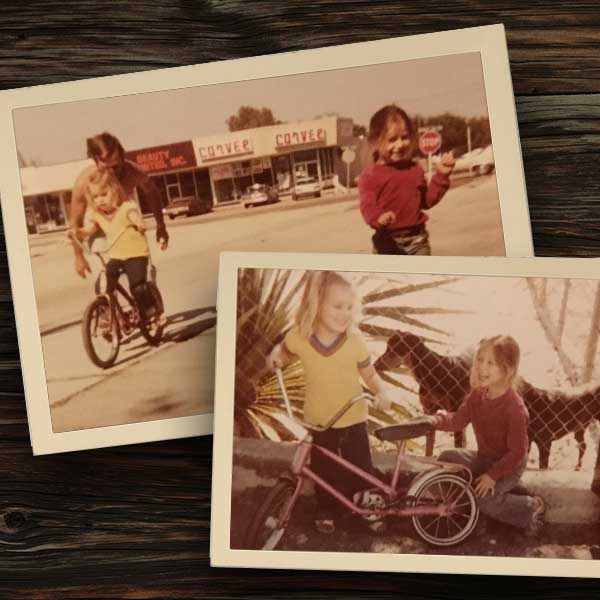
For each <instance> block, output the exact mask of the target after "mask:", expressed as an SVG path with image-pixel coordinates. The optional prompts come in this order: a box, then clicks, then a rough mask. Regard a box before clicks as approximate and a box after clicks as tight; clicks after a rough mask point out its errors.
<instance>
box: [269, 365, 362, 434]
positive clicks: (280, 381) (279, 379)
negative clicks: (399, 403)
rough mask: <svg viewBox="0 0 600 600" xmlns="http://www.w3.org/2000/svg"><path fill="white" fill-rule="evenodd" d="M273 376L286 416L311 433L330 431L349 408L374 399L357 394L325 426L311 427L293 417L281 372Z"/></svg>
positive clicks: (276, 372) (276, 371)
mask: <svg viewBox="0 0 600 600" xmlns="http://www.w3.org/2000/svg"><path fill="white" fill-rule="evenodd" d="M275 375H276V376H277V382H278V384H279V389H280V390H281V395H282V396H283V401H284V402H285V407H286V410H287V413H288V416H289V417H290V419H292V421H294V422H296V423H298V424H299V425H301V426H302V427H304V428H306V429H312V430H313V431H327V429H330V428H331V427H333V425H335V424H336V423H337V422H338V421H339V420H340V419H341V418H342V417H343V416H344V415H345V414H346V413H347V412H348V410H350V408H351V407H352V406H354V405H355V404H356V403H357V402H359V401H360V400H367V401H368V402H373V400H374V397H373V395H372V394H368V393H366V392H361V393H360V394H357V395H356V396H353V397H352V398H350V400H348V401H347V402H346V403H345V404H344V406H342V407H341V408H340V410H338V411H337V413H335V414H334V415H333V417H331V419H329V421H328V422H327V423H326V424H325V425H311V424H309V423H305V422H304V421H301V420H300V419H297V418H296V417H295V416H294V415H293V413H292V405H291V403H290V399H289V397H288V394H287V389H286V387H285V382H284V381H283V372H282V371H281V369H279V368H277V369H275Z"/></svg>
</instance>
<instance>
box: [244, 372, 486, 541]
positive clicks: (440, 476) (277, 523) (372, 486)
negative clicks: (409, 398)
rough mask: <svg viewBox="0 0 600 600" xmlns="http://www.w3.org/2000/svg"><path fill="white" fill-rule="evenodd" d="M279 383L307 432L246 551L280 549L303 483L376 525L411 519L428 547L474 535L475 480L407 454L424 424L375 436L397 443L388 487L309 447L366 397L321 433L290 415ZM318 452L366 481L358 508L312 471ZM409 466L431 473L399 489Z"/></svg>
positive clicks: (466, 472) (254, 525)
mask: <svg viewBox="0 0 600 600" xmlns="http://www.w3.org/2000/svg"><path fill="white" fill-rule="evenodd" d="M276 375H277V380H278V382H279V387H280V388H281V393H282V396H283V400H284V402H285V405H286V409H287V412H288V415H289V417H290V418H291V419H293V420H294V421H296V422H297V423H299V424H300V425H302V427H304V428H305V429H306V430H307V434H306V436H305V437H304V438H303V439H302V441H301V442H300V443H299V445H298V449H297V450H296V453H295V455H294V458H293V460H292V463H291V468H290V472H286V473H284V474H283V475H282V476H281V477H280V478H279V480H278V482H277V483H276V484H275V485H274V486H273V488H272V489H271V490H270V491H269V493H268V495H267V497H266V499H265V501H264V502H263V503H262V505H261V506H260V508H259V509H258V510H257V512H256V514H255V516H254V519H253V520H252V521H251V523H250V526H249V527H248V529H247V531H246V536H245V540H244V547H245V548H251V549H259V550H274V549H275V548H277V546H278V545H279V544H280V543H281V541H282V539H283V537H284V534H285V532H286V528H287V526H288V523H289V521H290V518H291V515H292V513H293V511H294V508H295V506H296V503H297V501H298V499H299V497H300V493H301V491H302V486H303V484H304V482H305V481H306V480H307V479H310V480H312V481H313V482H314V484H315V485H316V486H319V487H320V488H322V489H324V490H325V491H326V492H328V493H329V494H331V495H332V496H333V497H334V498H336V499H337V500H338V501H339V502H340V504H342V505H343V506H344V507H345V508H346V509H347V510H349V511H351V512H352V513H355V514H357V515H360V516H362V517H363V518H365V519H367V520H379V519H383V518H385V517H388V516H395V517H400V518H411V519H412V523H413V526H414V528H415V530H416V532H417V534H418V535H419V536H420V537H421V538H422V539H423V540H425V541H426V542H428V543H429V544H432V545H435V546H452V545H454V544H458V543H460V542H462V541H464V540H465V539H466V538H467V537H468V536H469V535H470V534H471V533H472V531H473V530H474V529H475V526H476V525H477V520H478V518H479V507H478V504H477V498H476V496H475V493H474V492H473V489H472V487H471V482H472V480H473V474H472V473H471V470H470V469H469V468H468V467H464V466H462V465H457V464H453V463H443V462H440V461H436V460H434V459H432V458H426V457H412V456H411V457H409V456H407V455H406V454H405V451H406V441H407V440H409V439H413V438H417V437H420V436H423V435H426V434H427V433H430V432H431V431H432V426H431V424H430V423H429V422H428V421H427V420H426V419H425V418H418V419H413V420H411V421H409V422H407V423H402V424H399V425H391V426H389V427H382V428H380V429H377V430H376V431H375V435H376V436H377V438H378V439H380V440H382V441H383V440H385V441H389V442H396V443H397V444H398V455H397V458H396V463H395V467H394V471H393V475H392V480H391V482H390V483H388V482H386V481H383V480H381V479H378V478H377V477H375V476H373V475H371V474H370V473H367V472H365V471H363V470H362V469H360V468H359V467H357V466H356V465H353V464H352V463H350V462H348V461H347V460H345V459H344V458H342V457H341V456H339V455H337V454H335V453H333V452H331V451H330V450H328V449H327V448H323V447H322V446H319V445H317V444H315V443H314V442H313V436H312V433H311V432H313V431H325V430H327V429H329V428H330V427H332V426H333V425H334V424H335V423H336V422H337V421H338V420H339V419H340V418H341V417H342V415H344V414H345V413H346V411H347V410H348V409H349V408H350V407H351V406H352V405H354V404H355V403H356V402H358V401H359V400H362V399H365V398H366V399H367V400H369V401H372V400H373V396H371V395H370V394H366V393H363V394H359V395H358V396H355V397H354V398H351V399H350V400H349V401H348V402H347V403H346V404H345V405H344V406H343V407H342V408H341V409H340V410H339V412H338V413H337V414H335V415H334V416H333V417H332V418H331V420H330V421H329V422H328V423H327V424H326V425H325V426H323V427H316V426H314V425H308V424H307V423H304V422H302V421H299V420H298V419H296V418H295V417H294V416H293V414H292V409H291V405H290V401H289V398H288V395H287V391H286V388H285V384H284V381H283V375H282V373H281V370H277V371H276ZM313 452H321V453H322V454H324V455H325V456H328V457H329V458H330V459H331V460H333V461H335V462H336V463H337V464H338V465H339V466H340V468H343V469H346V470H348V471H350V472H352V473H354V474H355V475H357V476H358V477H360V478H361V479H363V480H364V481H365V488H368V489H365V491H364V492H363V494H361V497H362V500H361V501H360V505H359V504H357V503H355V502H353V501H352V500H350V499H348V498H347V497H346V496H345V495H343V494H342V493H341V492H340V491H339V490H337V489H336V488H335V487H333V486H332V485H331V484H329V483H328V482H327V481H325V480H324V479H322V478H321V477H319V476H318V475H317V474H316V473H315V472H314V471H312V470H311V468H310V456H311V453H313ZM411 462H419V463H426V464H427V465H428V466H429V467H430V468H429V469H426V470H424V471H421V472H420V473H418V474H417V475H416V476H415V477H414V479H412V481H411V482H410V484H409V485H408V487H407V488H406V489H403V488H402V487H401V486H400V485H399V481H400V474H401V472H402V468H403V467H406V466H408V465H410V463H411Z"/></svg>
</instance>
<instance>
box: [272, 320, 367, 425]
mask: <svg viewBox="0 0 600 600" xmlns="http://www.w3.org/2000/svg"><path fill="white" fill-rule="evenodd" d="M283 345H284V348H285V350H286V351H287V352H288V353H289V354H293V355H295V356H297V357H298V358H299V359H300V361H301V363H302V368H303V370H304V380H305V383H306V393H305V398H304V420H305V421H306V422H307V423H310V424H311V425H325V424H326V423H327V422H328V421H329V419H331V417H333V416H334V415H335V414H336V413H337V412H338V410H340V408H342V406H344V404H345V403H346V402H347V401H348V400H350V398H352V397H353V396H356V395H358V394H360V393H361V392H362V391H363V388H362V386H361V384H360V381H359V373H358V369H360V368H364V367H368V366H369V365H370V364H371V358H370V356H369V351H368V350H367V346H366V345H365V342H364V341H363V339H362V337H361V336H360V334H358V333H353V332H350V333H342V334H341V335H340V336H339V337H338V338H337V339H336V340H334V342H333V343H332V344H330V345H329V346H325V345H323V344H322V343H321V342H320V341H319V339H318V338H317V337H316V336H315V335H312V336H311V337H310V338H309V339H307V338H305V337H303V336H302V335H301V334H300V331H299V330H298V328H297V327H294V328H292V329H290V331H288V333H287V334H286V336H285V339H284V340H283ZM367 416H368V404H367V401H366V400H364V399H363V400H360V401H359V402H357V403H356V404H355V405H354V406H353V407H352V408H350V409H349V410H348V412H346V414H345V415H344V416H343V417H342V418H341V419H340V420H339V421H338V422H337V423H336V424H335V425H334V426H333V427H334V428H340V427H350V425H356V424H357V423H364V422H365V421H366V420H367Z"/></svg>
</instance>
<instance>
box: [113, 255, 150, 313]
mask: <svg viewBox="0 0 600 600" xmlns="http://www.w3.org/2000/svg"><path fill="white" fill-rule="evenodd" d="M121 272H125V275H127V280H128V281H129V289H130V290H131V294H132V295H133V297H134V299H135V301H136V303H137V306H138V309H139V311H140V314H141V315H145V314H146V311H147V310H148V308H149V307H150V306H152V300H151V298H149V297H148V296H149V293H148V290H147V286H146V275H147V272H148V257H147V256H135V257H133V258H126V259H124V260H120V259H116V258H111V259H110V260H109V261H108V263H107V264H106V291H107V293H109V294H112V292H114V291H115V288H116V287H117V281H118V280H119V275H120V274H121Z"/></svg>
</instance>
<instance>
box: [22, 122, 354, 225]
mask: <svg viewBox="0 0 600 600" xmlns="http://www.w3.org/2000/svg"><path fill="white" fill-rule="evenodd" d="M352 129H353V123H352V120H351V119H343V118H339V117H323V118H320V119H314V120H311V121H301V122H298V123H286V124H281V125H273V126H268V127H258V128H255V129H245V130H242V131H237V132H226V133H223V134H219V135H215V136H205V137H198V138H193V139H191V140H187V141H182V142H177V143H173V144H165V145H162V146H153V147H150V148H142V149H139V150H133V151H128V152H126V157H127V159H128V160H131V161H132V162H134V163H135V164H136V165H138V166H139V167H140V168H141V169H142V170H143V171H144V172H145V173H147V174H148V175H149V176H150V177H152V179H153V180H154V182H155V183H156V185H157V187H158V189H159V190H160V194H161V198H162V203H163V206H167V205H168V204H170V203H172V202H174V201H178V200H181V199H189V201H190V202H192V203H200V204H208V205H210V206H212V207H216V206H223V205H227V204H230V203H235V202H239V201H240V199H241V197H242V195H243V193H244V192H245V191H246V189H247V188H248V187H249V186H251V185H252V184H254V183H264V184H266V185H269V186H275V187H276V189H277V191H278V193H279V195H280V197H283V198H285V197H286V196H291V195H292V192H293V188H294V186H295V185H296V182H297V181H298V180H299V179H300V180H301V179H306V178H307V177H310V178H314V179H315V180H317V181H318V182H319V183H320V186H321V188H322V189H323V190H324V191H326V190H328V189H332V188H333V183H332V182H333V179H334V177H335V176H336V175H337V176H338V178H339V180H340V181H342V182H344V183H345V184H346V185H347V182H345V180H346V178H347V174H346V173H347V169H346V165H345V164H344V163H343V162H342V161H341V158H340V157H341V153H342V148H343V147H346V146H349V145H352V144H354V143H356V140H355V139H354V138H353V137H352ZM91 164H92V162H91V161H90V160H82V161H75V162H69V163H64V164H60V165H51V166H45V167H24V168H22V169H21V183H22V190H23V197H24V201H25V213H26V217H27V228H28V232H29V233H31V234H35V233H44V232H49V231H54V230H56V229H65V228H66V227H67V226H68V215H69V208H70V201H71V188H72V186H73V184H74V182H75V180H76V178H77V176H78V175H79V173H80V172H81V171H82V170H83V169H84V168H86V167H87V166H88V165H91ZM354 170H355V169H353V171H354ZM351 180H352V179H351ZM137 201H138V203H139V205H140V208H141V210H142V212H143V213H144V214H148V213H149V212H150V210H149V207H148V205H147V202H146V199H145V198H144V196H143V193H142V192H141V190H140V192H139V195H138V197H137Z"/></svg>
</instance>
